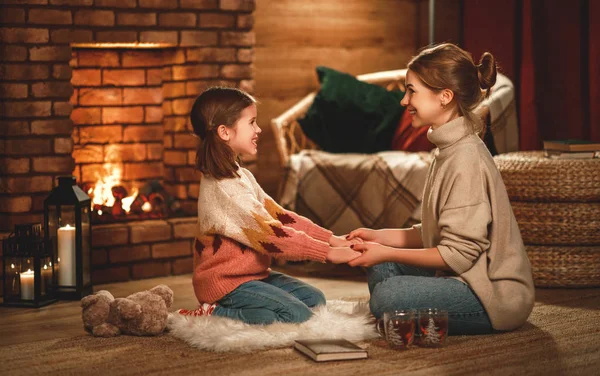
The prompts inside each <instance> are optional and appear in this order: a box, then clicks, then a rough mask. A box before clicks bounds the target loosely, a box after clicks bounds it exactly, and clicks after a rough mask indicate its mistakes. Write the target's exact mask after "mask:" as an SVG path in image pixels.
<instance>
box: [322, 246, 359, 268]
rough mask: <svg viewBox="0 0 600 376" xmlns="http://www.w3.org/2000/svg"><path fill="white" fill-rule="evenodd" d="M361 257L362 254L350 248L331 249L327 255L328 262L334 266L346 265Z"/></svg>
mask: <svg viewBox="0 0 600 376" xmlns="http://www.w3.org/2000/svg"><path fill="white" fill-rule="evenodd" d="M358 256H360V252H356V251H353V250H352V249H350V248H349V247H330V248H329V252H328V253H327V261H329V262H331V263H334V264H344V263H347V262H349V261H351V260H354V259H355V258H357V257H358Z"/></svg>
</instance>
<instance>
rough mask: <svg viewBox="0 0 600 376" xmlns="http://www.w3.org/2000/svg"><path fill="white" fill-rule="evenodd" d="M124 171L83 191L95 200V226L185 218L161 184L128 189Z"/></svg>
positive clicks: (111, 173) (109, 173)
mask: <svg viewBox="0 0 600 376" xmlns="http://www.w3.org/2000/svg"><path fill="white" fill-rule="evenodd" d="M121 174H122V173H121V169H120V168H118V167H113V168H112V169H111V170H110V171H107V174H106V175H104V176H103V177H102V178H100V179H99V180H98V181H96V183H94V184H90V183H83V184H81V188H82V189H83V190H84V191H85V192H87V194H88V195H89V196H90V198H91V201H92V203H91V205H92V207H91V209H92V223H109V222H124V221H133V220H143V219H164V218H169V217H171V218H172V217H179V216H183V215H185V213H184V212H183V210H182V208H181V205H180V203H179V201H178V200H177V199H176V198H175V197H173V196H171V195H170V194H169V193H168V192H167V191H166V190H165V189H164V187H163V185H162V184H161V183H160V181H159V180H151V181H148V182H146V183H145V184H144V185H143V186H142V187H141V188H137V187H135V186H134V187H132V188H131V189H127V187H126V186H125V185H123V183H122V181H121V177H122V175H121Z"/></svg>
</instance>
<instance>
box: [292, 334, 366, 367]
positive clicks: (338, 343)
mask: <svg viewBox="0 0 600 376" xmlns="http://www.w3.org/2000/svg"><path fill="white" fill-rule="evenodd" d="M294 348H295V349H296V350H298V351H300V352H301V353H303V354H305V355H307V356H308V357H310V358H311V359H312V360H314V361H316V362H326V361H330V360H349V359H365V358H367V350H365V349H363V348H361V347H359V346H358V345H356V344H354V343H352V342H350V341H348V340H345V339H299V340H296V343H295V344H294Z"/></svg>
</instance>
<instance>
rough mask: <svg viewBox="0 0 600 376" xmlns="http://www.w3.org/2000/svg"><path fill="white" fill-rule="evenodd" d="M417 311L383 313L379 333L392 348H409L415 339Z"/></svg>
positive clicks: (379, 323) (378, 326)
mask: <svg viewBox="0 0 600 376" xmlns="http://www.w3.org/2000/svg"><path fill="white" fill-rule="evenodd" d="M416 316H417V312H416V311H415V310H395V311H389V312H384V313H383V318H381V319H379V320H378V321H377V325H376V327H377V331H378V332H379V334H380V335H381V336H382V337H383V338H385V340H386V341H387V342H388V343H389V345H390V347H392V348H394V349H398V350H404V349H407V348H409V347H410V346H411V345H412V344H413V341H414V338H415V327H416Z"/></svg>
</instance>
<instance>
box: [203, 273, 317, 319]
mask: <svg viewBox="0 0 600 376" xmlns="http://www.w3.org/2000/svg"><path fill="white" fill-rule="evenodd" d="M324 304H325V295H323V293H322V292H321V291H320V290H318V289H317V288H315V287H312V286H311V285H309V284H306V283H304V282H302V281H300V280H297V279H295V278H292V277H290V276H287V275H285V274H282V273H278V272H273V271H272V272H271V273H270V275H269V276H268V277H267V278H265V279H262V280H260V281H249V282H246V283H244V284H242V285H240V286H238V287H237V288H236V289H235V290H233V291H232V292H230V293H229V294H227V295H225V296H224V297H223V298H222V299H221V300H219V301H218V302H217V306H216V307H215V310H214V311H213V315H214V316H222V317H228V318H231V319H236V320H241V321H243V322H245V323H248V324H271V323H273V322H276V321H280V322H292V323H300V322H304V321H306V320H308V319H309V318H310V317H311V316H312V311H311V310H310V308H312V307H316V306H318V305H324Z"/></svg>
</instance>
